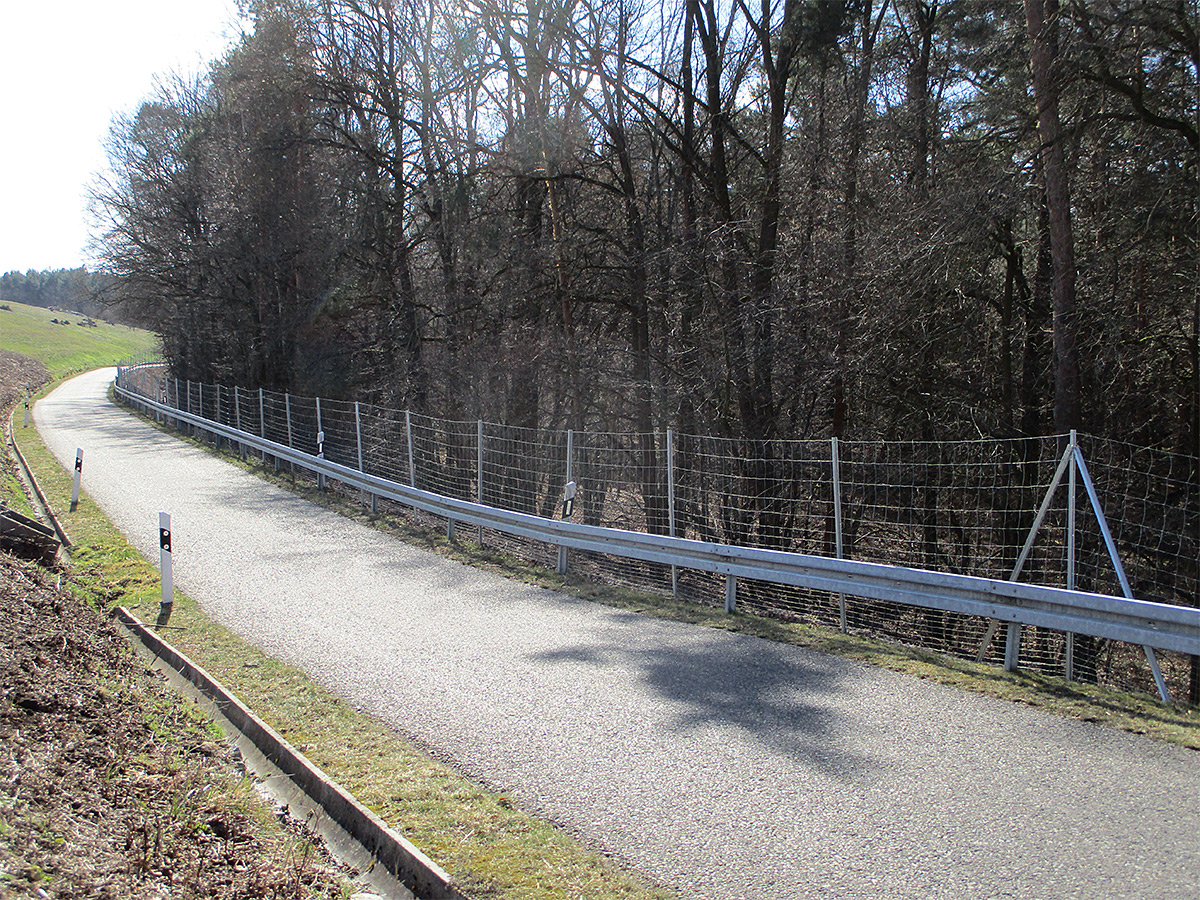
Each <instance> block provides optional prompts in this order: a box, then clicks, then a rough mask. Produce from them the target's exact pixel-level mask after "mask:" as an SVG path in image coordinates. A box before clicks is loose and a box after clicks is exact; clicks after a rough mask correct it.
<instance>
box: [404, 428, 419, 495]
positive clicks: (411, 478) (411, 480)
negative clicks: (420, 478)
mask: <svg viewBox="0 0 1200 900" xmlns="http://www.w3.org/2000/svg"><path fill="white" fill-rule="evenodd" d="M404 431H405V434H407V435H408V486H409V487H413V488H415V487H416V486H417V463H416V460H415V459H413V437H412V410H409V409H406V410H405V411H404Z"/></svg>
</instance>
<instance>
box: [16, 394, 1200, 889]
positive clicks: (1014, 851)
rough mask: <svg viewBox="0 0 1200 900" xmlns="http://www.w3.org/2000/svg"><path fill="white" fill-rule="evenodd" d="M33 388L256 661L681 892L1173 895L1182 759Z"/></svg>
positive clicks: (1196, 850) (147, 545)
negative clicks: (837, 653)
mask: <svg viewBox="0 0 1200 900" xmlns="http://www.w3.org/2000/svg"><path fill="white" fill-rule="evenodd" d="M112 375H113V372H112V370H107V371H102V372H95V373H91V374H88V375H84V376H81V377H79V378H76V379H74V380H72V381H70V382H67V383H66V384H64V385H62V386H61V387H60V388H58V389H57V390H56V391H54V393H52V394H51V395H50V396H49V397H47V398H46V399H44V400H42V401H41V402H39V403H38V404H37V406H36V408H35V410H34V413H35V417H36V421H37V424H38V427H39V429H40V430H41V433H42V434H43V436H44V437H45V439H46V441H47V443H48V444H49V445H50V447H51V449H52V450H53V451H54V453H55V455H56V456H57V457H58V458H59V459H60V460H61V461H62V463H63V465H64V466H66V467H68V468H70V467H71V466H73V464H74V458H75V448H76V447H83V448H84V453H85V459H84V479H83V480H84V485H85V489H86V490H87V492H88V493H89V494H90V495H91V496H92V497H93V498H94V499H95V501H96V502H97V503H98V504H99V505H100V507H101V508H103V509H104V510H105V512H106V513H107V514H108V515H109V517H110V518H111V519H112V520H113V521H114V522H115V523H116V524H117V525H118V526H119V527H120V528H121V529H122V530H123V531H124V532H125V533H126V534H127V535H128V536H129V537H130V539H131V540H132V541H133V543H134V544H135V545H136V546H137V547H138V549H140V550H141V551H142V552H143V553H145V554H146V555H147V556H148V557H149V558H151V559H153V560H157V559H158V552H157V537H158V535H157V528H158V512H159V510H164V511H167V512H170V513H171V515H172V527H173V550H174V569H175V583H176V585H177V586H178V587H179V588H180V589H182V590H183V591H185V592H186V593H188V594H190V595H191V596H192V597H194V598H196V599H197V600H198V601H199V602H200V603H201V604H202V605H203V606H204V607H205V609H206V611H207V612H208V613H209V614H210V615H212V616H213V617H215V618H217V619H219V620H221V621H223V622H225V623H226V624H228V625H229V626H231V627H232V628H234V629H235V630H236V631H238V632H239V633H240V634H242V635H243V636H244V637H246V638H248V639H249V640H250V641H252V642H254V643H255V644H257V645H259V646H261V647H263V648H264V649H266V650H267V651H268V652H269V653H271V654H273V655H275V656H277V657H279V658H281V659H284V660H286V661H288V662H290V663H294V664H296V665H298V666H300V667H302V668H304V669H305V670H307V671H308V672H309V673H310V674H311V675H312V676H313V677H315V678H316V679H317V680H319V681H320V682H322V683H324V684H326V685H327V686H329V687H331V688H333V689H334V690H336V691H337V692H338V693H340V694H341V695H343V696H344V697H345V698H346V699H347V700H349V701H350V702H352V703H353V704H355V705H357V706H359V707H360V708H363V709H366V710H368V711H370V712H371V713H373V714H375V715H377V716H378V717H380V718H382V719H383V720H385V721H387V722H389V723H392V724H393V725H394V726H395V727H396V728H397V729H398V730H400V731H402V732H404V733H406V734H409V735H412V736H414V737H416V738H417V739H419V740H420V741H422V742H424V743H425V744H427V745H429V746H431V747H433V748H435V749H436V750H437V751H438V752H439V754H440V755H442V756H444V757H446V758H448V759H451V760H453V761H455V762H456V764H457V765H458V767H459V768H460V769H461V770H462V771H464V772H466V773H468V774H471V775H474V776H476V777H478V778H480V779H482V780H484V781H485V782H486V783H488V784H489V785H491V786H493V787H498V788H501V789H503V790H505V791H508V792H510V794H511V796H513V797H514V798H515V799H516V800H517V801H518V802H519V803H521V804H522V805H523V806H524V807H526V808H527V809H531V810H534V811H536V812H539V813H541V814H543V815H545V816H548V817H549V818H551V819H553V820H555V821H557V822H559V823H561V824H563V825H565V826H567V827H568V828H569V829H571V830H572V831H574V832H576V833H578V834H580V835H582V836H583V838H584V839H585V840H586V841H587V842H589V843H591V844H593V845H594V846H597V847H598V848H601V849H604V850H606V851H608V852H611V853H612V854H614V855H615V856H617V857H618V858H620V859H621V860H623V861H624V862H626V863H627V864H629V865H631V866H633V867H634V868H636V869H638V870H640V871H641V872H643V873H644V874H646V875H648V876H649V877H651V878H653V879H655V880H657V881H658V882H660V883H662V884H664V885H666V886H669V887H672V888H674V889H675V890H677V891H679V893H680V894H681V895H683V896H684V897H688V898H706V900H708V898H711V900H718V898H719V900H726V898H746V900H774V898H778V900H783V898H808V897H812V898H864V900H865V898H870V900H886V898H914V900H917V898H919V900H931V898H941V897H946V898H956V900H959V898H971V900H975V898H993V897H1005V898H1029V900H1052V898H1067V897H1072V898H1076V897H1078V898H1089V900H1091V898H1117V897H1124V898H1138V900H1153V898H1180V900H1184V898H1187V900H1196V898H1197V897H1200V754H1197V753H1195V752H1192V751H1188V750H1183V749H1180V748H1177V747H1173V746H1168V745H1165V744H1161V743H1158V742H1155V741H1153V740H1150V739H1147V738H1142V737H1138V736H1135V735H1129V734H1124V733H1121V732H1118V731H1114V730H1110V729H1105V728H1100V727H1096V726H1090V725H1088V724H1085V723H1077V722H1071V721H1065V720H1062V719H1059V718H1056V717H1053V716H1049V715H1045V714H1043V713H1040V712H1038V711H1037V710H1034V709H1030V708H1026V707H1022V706H1019V705H1014V704H1009V703H1003V702H999V701H994V700H990V699H988V698H984V697H979V696H975V695H971V694H965V693H961V692H959V691H956V690H953V689H950V688H945V687H941V686H939V685H936V684H929V683H927V682H923V681H919V680H916V679H912V678H908V677H904V676H900V675H896V674H893V673H890V672H886V671H881V670H876V669H872V668H869V667H866V666H861V665H857V664H854V663H850V662H847V661H844V660H840V659H836V658H832V657H827V656H823V655H820V654H817V653H811V652H807V651H805V650H802V649H797V648H794V647H783V646H778V645H775V644H772V643H769V642H766V641H762V640H758V639H756V638H750V637H744V636H740V635H735V634H727V633H723V632H717V631H713V630H708V629H703V628H696V627H691V626H686V625H680V624H675V623H669V622H660V621H655V620H651V619H646V618H642V617H639V616H637V615H633V614H630V613H624V612H620V611H615V610H612V609H609V608H605V607H602V606H595V605H592V604H589V603H586V602H583V601H579V600H575V599H572V598H570V597H565V596H562V595H559V594H557V593H554V592H552V591H548V590H543V589H540V588H534V587H529V586H526V585H522V584H518V583H515V582H512V581H508V580H506V579H503V578H499V577H496V576H493V575H489V574H485V573H481V572H478V571H475V570H472V569H470V568H467V567H464V566H461V565H459V564H456V563H454V562H449V561H447V560H445V559H442V558H440V557H438V556H435V555H431V554H428V553H424V552H421V551H419V550H416V549H414V548H412V547H409V546H406V545H404V544H402V543H399V542H397V541H395V540H392V539H390V538H387V537H384V536H381V535H379V534H377V533H375V532H373V531H371V530H369V529H367V528H364V527H362V526H359V525H357V524H354V523H352V522H349V521H347V520H345V519H342V518H340V517H338V516H336V515H334V514H333V513H330V512H327V511H325V510H322V509H320V508H318V507H315V506H313V505H311V504H309V503H307V502H305V501H303V500H299V499H297V498H296V497H294V496H292V495H290V494H288V493H287V492H285V491H282V490H279V489H277V488H274V487H271V486H269V485H267V484H265V483H264V482H262V481H261V480H258V479H256V478H255V477H253V476H251V475H248V474H246V473H244V472H241V471H239V470H238V469H236V468H234V467H232V466H229V465H227V464H225V463H223V462H220V461H219V460H216V459H214V458H212V457H211V456H209V455H207V454H205V453H204V452H202V451H200V450H198V449H195V448H193V447H191V446H188V445H186V444H183V443H182V442H179V441H176V440H174V439H172V438H171V437H169V436H166V435H163V434H160V433H158V432H157V431H155V430H154V429H152V428H149V427H148V426H146V425H144V424H141V423H140V422H138V421H137V420H136V419H134V418H133V417H131V416H130V415H128V414H127V413H125V412H123V411H122V410H120V409H118V408H116V407H114V406H112V405H110V404H109V403H108V402H107V401H106V400H105V391H106V388H107V384H108V382H109V381H110V380H111V378H112Z"/></svg>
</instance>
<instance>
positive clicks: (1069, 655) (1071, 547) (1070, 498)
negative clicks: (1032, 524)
mask: <svg viewBox="0 0 1200 900" xmlns="http://www.w3.org/2000/svg"><path fill="white" fill-rule="evenodd" d="M1076 440H1077V439H1076V433H1075V429H1074V428H1072V429H1071V468H1070V469H1069V470H1068V471H1067V590H1068V591H1073V590H1075V490H1076V487H1075V478H1076V472H1077V471H1078V464H1077V463H1076V462H1075V446H1076ZM1063 677H1064V678H1066V679H1067V681H1074V680H1075V635H1074V634H1073V633H1072V632H1070V631H1068V632H1067V634H1066V646H1065V647H1064V648H1063Z"/></svg>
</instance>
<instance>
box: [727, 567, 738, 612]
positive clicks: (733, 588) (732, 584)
mask: <svg viewBox="0 0 1200 900" xmlns="http://www.w3.org/2000/svg"><path fill="white" fill-rule="evenodd" d="M736 611H737V576H736V575H726V576H725V612H727V613H733V612H736Z"/></svg>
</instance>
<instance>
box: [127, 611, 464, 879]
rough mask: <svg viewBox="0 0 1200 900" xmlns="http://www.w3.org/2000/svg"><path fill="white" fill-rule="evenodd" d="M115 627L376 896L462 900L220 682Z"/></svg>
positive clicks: (150, 638)
mask: <svg viewBox="0 0 1200 900" xmlns="http://www.w3.org/2000/svg"><path fill="white" fill-rule="evenodd" d="M116 620H117V622H118V623H119V624H120V625H121V626H123V627H124V628H125V629H126V630H127V631H128V632H129V633H130V634H131V635H132V636H133V637H135V638H136V639H137V640H138V642H140V643H141V645H142V646H143V648H144V649H145V652H146V653H147V654H148V655H150V656H152V657H153V659H154V662H155V664H156V666H157V667H158V668H159V669H160V670H161V671H162V672H163V673H164V675H166V677H167V678H168V680H170V681H171V682H172V683H173V684H174V685H175V686H176V687H177V688H179V689H180V690H182V691H183V692H184V693H185V694H187V695H188V696H190V697H191V698H192V699H193V700H195V701H196V702H197V703H199V705H200V706H202V707H203V708H205V709H206V710H208V711H209V712H210V713H211V714H212V715H213V717H214V718H215V719H216V720H217V722H218V724H220V725H221V726H222V727H223V728H224V729H225V731H226V733H227V734H229V735H231V736H232V738H233V744H234V746H236V747H237V748H238V751H239V752H240V753H241V754H242V758H243V760H244V761H245V763H246V768H247V769H248V770H250V771H251V772H252V773H253V774H254V775H255V777H256V778H258V779H259V781H260V784H261V785H262V788H263V790H264V791H265V793H267V794H268V796H270V797H271V798H272V799H273V800H275V801H276V802H277V803H279V804H280V805H281V806H286V808H287V810H288V813H289V815H290V816H291V817H292V818H293V819H295V820H297V821H299V822H303V823H305V824H306V825H307V826H308V827H309V828H311V829H313V830H314V831H315V832H317V833H318V834H320V835H321V837H322V838H324V839H325V842H326V843H327V844H328V845H329V847H330V849H331V850H332V851H333V853H334V855H335V856H337V857H338V858H339V859H341V860H342V861H343V862H346V863H347V864H348V865H350V866H352V867H354V868H356V869H358V870H359V871H360V872H363V873H364V876H363V877H364V878H365V879H366V880H367V882H368V883H369V884H370V885H371V887H372V889H373V890H374V891H376V892H377V893H378V894H380V895H381V896H384V897H389V898H390V897H395V898H406V900H407V898H418V900H469V898H468V897H467V895H466V894H464V893H463V892H462V891H460V890H459V889H458V888H456V887H455V886H454V885H453V884H452V883H451V881H450V876H449V875H447V874H446V872H445V871H443V870H442V869H441V868H440V867H439V866H438V865H437V864H436V863H434V862H433V861H432V860H431V859H429V858H428V857H427V856H425V854H424V853H422V852H421V851H420V850H419V849H418V848H417V847H416V846H414V845H413V844H412V843H411V842H410V841H408V840H407V839H405V838H404V837H403V836H402V835H399V834H397V833H396V832H395V831H393V830H392V829H391V828H389V827H388V826H387V824H386V823H384V821H383V820H382V819H380V818H379V817H378V816H377V815H375V814H374V813H373V812H371V811H370V810H369V809H367V808H366V807H365V806H363V805H362V804H361V803H359V802H358V801H357V800H356V799H354V797H353V796H352V795H351V794H350V793H349V792H347V791H346V790H345V789H344V788H343V787H342V786H341V785H339V784H338V783H337V782H335V781H333V780H331V779H330V778H329V777H328V776H327V775H326V774H325V773H324V772H322V771H321V770H320V769H319V768H317V766H315V765H314V764H313V763H312V762H310V761H309V760H308V759H306V758H305V756H304V755H303V754H302V753H300V751H298V750H297V749H296V748H295V747H293V746H292V745H291V744H289V743H288V742H287V741H286V740H284V739H283V738H282V737H281V736H280V735H279V734H278V733H277V732H276V731H275V730H274V729H272V728H271V727H270V726H269V725H267V723H265V722H264V721H262V719H260V718H258V716H256V715H255V714H254V713H253V712H251V711H250V710H249V708H247V707H246V705H245V704H243V703H242V702H241V701H240V700H238V699H237V697H235V696H233V695H232V694H231V693H229V691H227V690H226V689H225V687H224V686H223V685H221V683H220V682H218V681H217V680H216V679H215V678H213V677H212V676H211V675H209V674H208V672H206V671H205V670H204V669H202V668H201V667H200V666H198V665H196V664H195V663H194V662H192V661H191V660H190V659H188V658H187V657H186V656H184V655H183V654H182V653H180V652H179V651H178V650H176V649H175V648H174V647H172V646H171V645H170V644H168V643H167V642H166V641H164V640H163V639H162V638H161V637H159V636H158V634H156V633H155V632H154V631H153V630H152V629H151V628H150V627H148V626H147V625H145V624H143V623H142V622H141V621H139V620H138V619H137V618H136V617H135V616H134V615H133V614H132V613H130V612H129V611H128V610H127V609H125V608H124V607H120V608H118V609H117V612H116Z"/></svg>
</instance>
